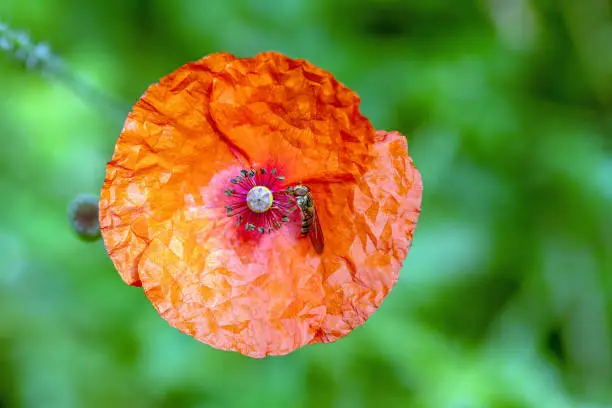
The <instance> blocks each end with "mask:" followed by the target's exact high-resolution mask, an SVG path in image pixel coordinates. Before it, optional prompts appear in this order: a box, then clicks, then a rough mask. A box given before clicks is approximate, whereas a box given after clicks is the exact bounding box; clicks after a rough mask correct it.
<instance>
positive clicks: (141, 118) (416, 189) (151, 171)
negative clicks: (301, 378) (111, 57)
mask: <svg viewBox="0 0 612 408" xmlns="http://www.w3.org/2000/svg"><path fill="white" fill-rule="evenodd" d="M297 184H302V185H304V186H306V187H307V188H308V189H309V190H310V192H311V195H312V198H313V199H314V208H315V214H316V219H317V220H318V221H319V225H320V227H321V231H322V232H323V235H324V247H323V250H322V252H321V253H319V252H318V251H317V250H316V248H315V247H314V246H313V244H312V242H311V241H310V240H309V239H307V238H304V237H302V235H303V234H301V232H304V231H302V228H301V227H302V220H303V218H307V217H306V215H307V212H304V211H302V210H303V207H301V206H300V207H296V203H297V200H296V196H297V195H296V194H295V193H294V192H292V190H291V187H293V186H296V185H297ZM421 193H422V182H421V176H420V174H419V172H418V171H417V169H416V168H415V167H414V165H413V163H412V160H411V159H410V157H409V156H408V151H407V143H406V139H405V137H403V136H401V135H400V134H398V133H397V132H390V133H388V132H384V131H375V130H374V129H373V127H372V125H371V124H370V122H369V121H368V120H367V119H366V118H365V117H363V116H362V115H361V114H360V112H359V98H358V97H357V95H356V94H355V93H354V92H352V91H351V90H349V89H347V88H346V87H344V86H343V85H342V84H340V83H339V82H337V81H336V80H335V79H334V77H333V76H332V75H331V74H330V73H328V72H326V71H324V70H322V69H320V68H317V67H315V66H313V65H312V64H310V63H308V62H306V61H303V60H293V59H290V58H288V57H286V56H284V55H281V54H278V53H273V52H266V53H261V54H259V55H257V56H255V57H254V58H235V57H234V56H232V55H231V54H227V53H219V54H213V55H210V56H208V57H205V58H202V59H201V60H199V61H197V62H193V63H189V64H186V65H184V66H182V67H181V68H179V69H177V70H176V71H175V72H173V73H171V74H170V75H168V76H166V77H164V78H162V80H161V81H160V82H159V83H158V84H154V85H152V86H151V87H149V89H148V90H147V92H146V93H145V94H144V95H143V96H142V97H141V98H140V100H139V101H138V102H137V103H136V105H134V108H133V111H132V112H131V113H130V114H129V116H128V118H127V121H126V123H125V126H124V128H123V130H122V132H121V135H120V137H119V140H118V141H117V144H116V147H115V152H114V155H113V158H112V160H111V161H110V162H109V163H108V166H107V174H106V180H105V182H104V186H103V188H102V192H101V199H100V227H101V232H102V236H103V239H104V243H105V245H106V248H107V250H108V253H109V255H110V257H111V259H112V260H113V262H114V264H115V267H116V268H117V270H118V271H119V274H120V275H121V277H122V278H123V280H124V281H125V282H126V283H128V284H129V285H134V286H142V287H143V289H144V291H145V294H146V295H147V297H148V298H149V299H150V300H151V302H152V303H153V306H154V307H155V308H156V309H157V311H158V312H159V314H160V315H161V316H162V317H163V318H164V319H166V320H167V321H168V322H169V323H170V324H171V325H172V326H174V327H176V328H177V329H179V330H181V331H182V332H184V333H187V334H189V335H191V336H193V337H195V338H196V339H198V340H200V341H202V342H204V343H207V344H209V345H211V346H213V347H216V348H219V349H224V350H233V351H238V352H240V353H243V354H245V355H248V356H252V357H263V356H265V355H282V354H287V353H289V352H291V351H293V350H295V349H297V348H299V347H301V346H304V345H306V344H313V343H319V342H331V341H334V340H336V339H338V338H341V337H343V336H346V335H347V334H348V333H350V332H351V330H353V329H354V328H355V327H357V326H359V325H361V324H363V323H364V322H365V321H366V319H367V318H368V317H369V316H370V315H371V314H372V313H373V312H374V311H375V310H376V308H378V306H379V305H380V303H381V302H382V301H383V299H384V298H385V296H386V295H387V294H388V293H389V291H390V290H391V288H392V287H393V285H394V284H395V282H396V281H397V279H398V274H399V271H400V268H401V266H402V263H403V261H404V259H405V258H406V256H407V254H408V250H409V247H410V244H411V240H412V235H413V232H414V229H415V227H416V221H417V217H418V214H419V211H420V210H419V208H420V202H421ZM300 205H301V204H300ZM306 229H307V231H306V233H307V234H306V235H308V234H309V233H312V232H311V230H308V228H306Z"/></svg>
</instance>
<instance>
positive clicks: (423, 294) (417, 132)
mask: <svg viewBox="0 0 612 408" xmlns="http://www.w3.org/2000/svg"><path fill="white" fill-rule="evenodd" d="M0 21H3V22H4V23H7V24H8V25H9V26H10V28H11V29H14V30H21V29H24V30H25V31H26V32H27V33H28V36H26V37H20V40H19V41H21V42H19V41H18V42H19V44H20V45H19V46H18V47H17V48H14V47H13V48H12V50H11V49H8V50H7V49H6V48H11V47H9V46H7V36H8V34H7V31H6V29H5V31H4V34H2V33H0V53H2V55H0V142H1V144H0V197H1V200H0V407H45V408H46V407H49V408H54V407H58V408H71V407H77V408H80V407H86V408H88V407H94V408H96V407H154V408H157V407H159V408H162V407H194V408H195V407H198V408H208V407H210V408H213V407H215V408H216V407H267V408H274V407H283V408H290V407H296V408H298V407H334V408H345V407H350V408H361V407H379V406H380V407H424V408H429V407H431V408H481V407H482V408H486V407H494V408H497V407H499V408H522V407H535V408H548V407H550V408H565V407H584V408H587V407H590V408H595V407H612V330H611V325H612V309H611V306H612V305H611V298H612V277H611V272H612V256H611V253H612V221H611V218H612V217H611V216H610V213H611V211H612V143H611V141H610V132H611V131H612V110H611V108H612V2H610V1H606V0H582V1H575V0H542V1H540V0H479V1H475V0H452V1H451V0H446V1H443V0H429V1H421V0H343V1H331V0H327V1H326V0H301V1H300V0H223V1H216V0H215V1H200V0H175V1H163V0H157V1H155V0H152V1H146V0H139V1H136V0H135V1H123V0H104V1H102V0H97V1H89V2H83V1H80V0H54V1H47V0H23V1H17V0H3V1H2V2H0ZM13 34H14V33H13ZM1 38H5V40H4V48H5V49H4V50H3V47H2V40H1ZM11 41H14V38H13V39H12V40H11ZM28 41H30V42H31V43H30V46H33V45H34V43H36V42H38V41H45V42H47V43H48V44H49V45H50V46H51V47H52V50H53V52H54V53H55V55H56V56H57V58H59V60H56V59H54V58H53V56H52V55H49V54H48V53H47V51H45V49H44V48H36V50H38V51H37V52H38V54H36V55H34V57H32V54H31V53H30V54H27V55H26V54H24V53H23V52H21V53H19V52H18V51H19V49H18V48H20V47H21V48H24V49H28ZM13 45H14V44H13ZM262 50H277V51H281V52H283V53H286V54H288V55H290V56H292V57H296V58H305V59H308V60H310V61H311V62H313V63H314V64H316V65H318V66H321V67H323V68H325V69H327V70H329V71H331V72H333V73H334V74H335V75H336V77H337V78H338V79H339V80H340V81H341V82H343V83H344V84H346V85H347V86H349V87H350V88H352V89H354V90H356V91H357V92H358V93H359V94H360V96H361V97H362V112H364V113H365V114H366V115H367V116H368V117H369V118H371V120H372V122H373V124H374V126H375V127H376V128H379V129H389V130H391V129H397V130H399V131H400V132H402V133H403V134H406V135H408V140H409V146H410V147H409V149H410V153H411V155H412V156H413V158H414V160H415V163H416V164H417V166H418V167H419V168H420V170H421V171H422V174H423V179H424V185H425V190H424V201H423V208H422V214H421V218H420V222H419V227H418V229H417V232H416V235H415V240H414V246H413V248H412V250H411V252H410V255H409V257H408V259H407V261H406V263H405V266H404V268H403V270H402V274H401V278H400V280H399V282H398V284H397V285H396V287H395V289H394V290H393V291H392V292H391V294H390V295H389V297H388V298H387V300H385V302H384V303H383V305H382V306H381V308H380V309H379V311H378V312H377V313H375V314H374V315H373V317H372V318H371V319H370V320H369V321H368V322H367V323H366V324H365V325H364V326H363V327H361V328H359V329H357V330H355V331H354V332H353V333H352V334H351V335H349V336H348V337H346V338H344V339H342V340H340V341H338V342H336V343H334V344H328V345H316V346H308V347H306V348H303V349H301V350H298V351H296V352H295V353H293V354H290V355H288V356H286V357H281V358H268V359H265V360H253V359H249V358H246V357H242V356H240V355H238V354H234V353H228V352H221V351H217V350H214V349H212V348H210V347H208V346H206V345H203V344H200V343H198V342H197V341H195V340H193V339H192V338H190V337H188V336H185V335H182V334H181V333H179V332H178V331H176V330H174V329H172V328H171V327H170V326H168V325H167V324H166V323H165V321H164V320H163V319H161V318H160V317H159V316H158V315H157V313H156V312H155V310H154V309H153V307H152V306H151V305H150V303H149V302H148V301H147V299H146V298H145V296H144V295H143V293H142V291H141V290H140V289H138V288H131V287H128V286H126V285H124V284H123V283H122V281H121V279H120V278H119V276H118V275H117V273H116V272H115V271H114V269H113V265H112V263H111V261H110V259H109V258H108V257H107V255H106V253H105V250H104V247H103V245H102V244H101V243H100V242H95V243H85V242H83V241H81V240H79V239H78V238H77V237H76V236H75V234H74V233H73V231H72V230H71V229H70V225H69V223H68V221H67V207H68V205H69V203H70V202H71V200H72V199H73V198H74V197H75V196H76V195H77V194H79V193H93V194H96V193H97V192H98V191H99V188H100V186H101V184H102V181H103V179H104V165H105V163H106V161H107V160H109V159H110V156H111V154H112V151H113V147H114V143H115V141H116V138H117V136H118V133H119V130H120V128H121V126H122V121H123V119H124V118H125V114H126V112H127V109H129V106H130V105H131V104H132V103H133V102H135V100H136V99H137V98H138V97H139V96H140V95H141V94H142V93H143V91H144V90H145V89H146V87H147V86H148V85H149V84H151V83H153V82H155V81H157V80H158V79H159V78H160V77H162V76H163V75H165V74H167V73H169V72H171V71H172V70H174V69H175V68H177V67H178V66H180V65H182V64H184V63H185V62H188V61H191V60H195V59H198V58H200V57H201V56H203V55H205V54H208V53H212V52H216V51H230V52H233V53H235V54H236V55H238V56H252V55H254V54H256V53H257V52H259V51H262ZM30 51H32V48H31V47H30ZM28 55H29V56H30V57H31V58H30V60H28V61H27V63H24V58H25V59H27V56H28ZM32 58H33V59H32ZM58 61H60V63H61V61H65V63H66V65H63V66H62V65H61V64H60V63H58ZM66 70H68V71H66ZM70 72H72V73H75V74H76V75H77V76H78V77H80V78H81V79H79V80H75V79H74V78H72V77H70ZM77 81H85V82H87V83H89V84H90V85H91V86H92V87H93V88H91V89H90V88H88V86H86V85H83V83H81V82H77ZM92 89H97V90H98V91H93V90H92Z"/></svg>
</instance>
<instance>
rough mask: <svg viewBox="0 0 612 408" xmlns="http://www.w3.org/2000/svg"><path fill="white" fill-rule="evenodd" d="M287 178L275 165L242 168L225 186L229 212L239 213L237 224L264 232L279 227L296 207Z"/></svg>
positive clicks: (247, 228)
mask: <svg viewBox="0 0 612 408" xmlns="http://www.w3.org/2000/svg"><path fill="white" fill-rule="evenodd" d="M284 181H285V177H283V176H282V175H280V174H278V171H277V169H276V168H273V169H271V170H267V169H265V168H260V169H259V170H256V169H251V170H246V169H242V170H241V171H240V175H239V176H237V177H234V178H233V179H231V180H230V184H229V186H228V187H227V189H226V190H225V195H226V196H227V197H228V204H227V205H226V206H225V208H226V209H227V216H228V217H236V218H237V221H236V226H238V227H240V226H244V229H245V230H246V231H257V232H259V233H260V234H264V233H272V232H273V231H276V230H278V229H280V228H281V227H282V224H283V223H284V222H288V221H289V215H290V214H291V213H292V212H293V211H294V210H295V203H294V201H295V200H294V196H293V194H291V193H290V192H289V191H288V189H287V187H286V186H285V183H284Z"/></svg>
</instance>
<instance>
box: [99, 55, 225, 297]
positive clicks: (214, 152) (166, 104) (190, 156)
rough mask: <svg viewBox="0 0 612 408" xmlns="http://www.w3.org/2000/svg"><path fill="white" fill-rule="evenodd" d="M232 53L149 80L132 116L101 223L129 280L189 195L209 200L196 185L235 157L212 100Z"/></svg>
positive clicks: (105, 191) (134, 281)
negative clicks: (213, 114) (216, 123)
mask: <svg viewBox="0 0 612 408" xmlns="http://www.w3.org/2000/svg"><path fill="white" fill-rule="evenodd" d="M233 59H234V57H233V56H232V55H230V54H226V53H223V54H215V55H212V56H210V57H207V58H203V59H201V60H200V61H197V62H194V63H190V64H187V65H185V66H183V67H181V68H179V69H178V70H176V71H175V72H173V73H172V74H171V75H168V76H167V77H164V79H162V81H160V83H159V84H154V85H152V86H151V87H149V89H148V90H147V92H146V93H145V94H144V95H143V96H142V98H141V99H140V100H139V101H138V102H137V103H136V105H134V107H133V110H132V112H131V113H130V114H129V116H128V118H127V121H126V123H125V125H124V127H123V130H122V132H121V135H120V136H119V140H118V141H117V144H116V146H115V152H114V154H113V158H112V160H111V161H110V162H109V163H108V165H107V167H106V179H105V181H104V186H103V187H102V191H101V194H100V229H101V231H102V234H103V237H104V241H105V244H106V248H107V250H108V253H109V255H110V257H111V259H112V260H113V262H114V264H115V267H116V268H117V270H118V271H119V274H120V275H121V277H122V278H123V280H124V281H125V282H126V283H127V284H129V285H136V286H138V285H140V278H139V276H138V268H137V265H138V260H139V258H140V254H141V253H142V251H144V250H145V248H146V247H147V245H148V244H149V242H150V241H151V239H152V238H153V237H154V236H155V234H156V233H157V232H159V231H165V230H167V229H170V228H171V227H172V226H171V225H170V219H171V217H172V216H173V214H174V213H176V212H177V211H179V212H180V211H182V210H183V209H184V208H185V206H186V205H189V204H190V203H189V202H188V200H189V199H192V198H193V199H195V200H203V198H201V196H200V194H198V191H197V190H198V188H199V187H198V186H205V185H206V184H208V181H209V180H210V178H211V177H212V176H213V174H215V173H216V171H217V169H218V168H219V167H224V166H227V165H228V163H232V162H234V161H235V154H234V152H232V150H231V149H230V147H229V146H228V145H227V144H226V143H223V142H221V141H220V138H219V135H218V132H216V131H215V129H214V128H213V126H211V124H210V120H209V114H208V110H209V109H208V103H207V101H208V98H209V94H210V89H211V86H212V80H213V74H214V73H215V72H219V71H220V70H221V69H223V67H224V66H225V65H227V63H228V62H230V61H231V60H233ZM189 193H191V194H189ZM186 200H187V202H186Z"/></svg>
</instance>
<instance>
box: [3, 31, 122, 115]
mask: <svg viewBox="0 0 612 408" xmlns="http://www.w3.org/2000/svg"><path fill="white" fill-rule="evenodd" d="M0 54H5V55H7V56H8V57H9V59H12V60H14V61H16V62H18V63H21V64H22V65H23V66H24V67H25V68H26V69H28V70H34V71H38V72H40V73H41V74H42V75H44V76H45V77H48V78H50V79H55V80H58V81H59V82H61V83H62V84H63V85H65V86H67V87H68V88H70V89H71V90H72V91H73V92H74V93H75V94H76V95H78V96H79V97H80V98H81V99H83V100H84V101H85V102H86V103H87V104H93V105H94V106H95V108H96V109H98V110H101V111H103V112H105V113H106V114H108V115H109V116H110V117H112V118H115V119H116V120H117V121H118V123H123V120H124V119H125V116H126V114H127V112H128V111H129V105H128V104H126V103H124V102H121V101H118V100H117V99H116V98H115V97H113V96H111V95H108V94H107V93H106V92H103V91H101V90H100V89H98V88H96V87H95V86H93V85H92V84H90V83H88V82H87V81H85V80H84V79H83V78H81V77H79V76H78V75H76V74H75V73H74V72H73V71H72V70H71V69H70V67H69V66H68V64H67V63H66V62H65V61H64V60H63V59H61V58H60V57H59V56H57V55H56V54H55V53H54V52H53V50H52V49H51V46H50V45H49V44H48V43H46V42H36V41H34V40H33V39H32V38H31V37H30V36H29V35H28V34H27V33H26V32H25V31H21V30H15V29H13V28H11V27H9V25H8V24H6V23H5V22H2V21H0Z"/></svg>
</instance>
